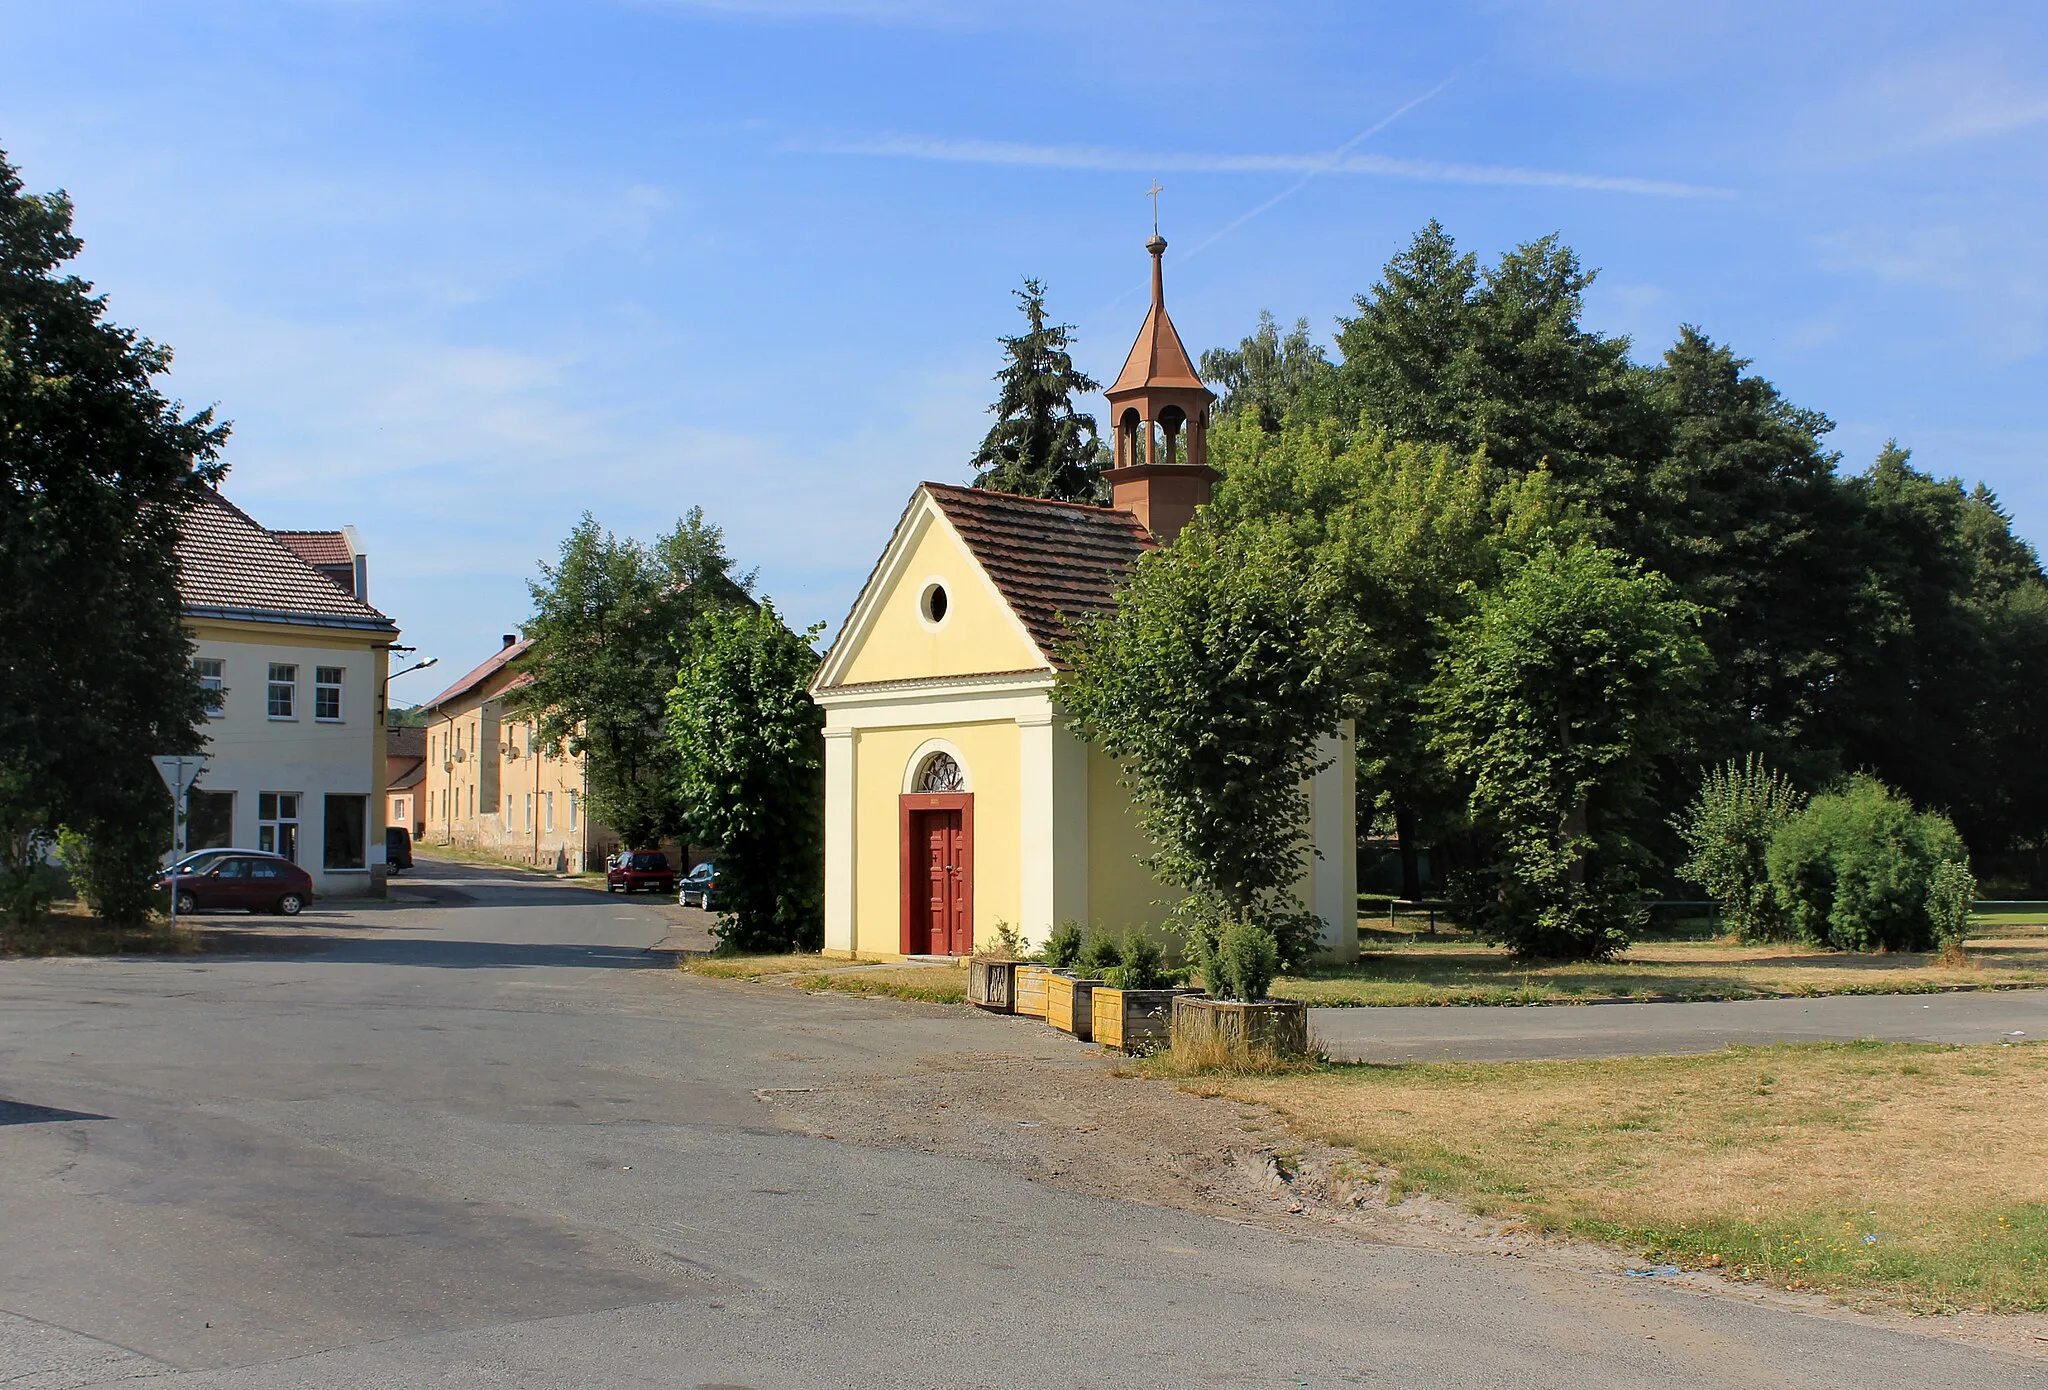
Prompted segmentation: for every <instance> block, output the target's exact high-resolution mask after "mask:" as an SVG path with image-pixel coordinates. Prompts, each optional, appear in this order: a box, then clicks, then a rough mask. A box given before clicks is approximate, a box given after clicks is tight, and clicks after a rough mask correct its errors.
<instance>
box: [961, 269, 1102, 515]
mask: <svg viewBox="0 0 2048 1390" xmlns="http://www.w3.org/2000/svg"><path fill="white" fill-rule="evenodd" d="M1012 293H1014V294H1015V295H1016V296H1017V306H1018V308H1019V309H1021V310H1022V311H1023V314H1024V320H1025V322H1026V323H1027V324H1028V325H1029V327H1027V328H1026V329H1025V331H1024V332H1022V333H1018V334H1016V335H1014V336H1011V337H1006V338H999V339H997V341H998V342H1000V343H1001V344H1002V345H1003V355H1004V359H1005V360H1004V362H1003V367H1002V370H1001V371H999V372H997V373H996V378H995V379H996V380H997V381H998V382H1000V383H1001V384H1002V390H1001V392H1000V393H999V394H998V395H997V397H996V402H995V404H994V405H992V406H990V407H989V411H990V413H992V414H993V415H995V417H996V423H995V424H994V425H992V426H991V427H990V428H989V432H988V434H987V435H986V436H985V437H984V438H983V439H982V441H981V447H980V448H979V449H977V450H975V452H974V459H973V467H974V469H975V474H974V485H975V486H976V487H981V488H989V489H991V490H993V491H996V492H1015V493H1021V494H1022V495H1024V496H1026V497H1051V498H1055V499H1057V500H1060V501H1063V502H1101V501H1105V500H1107V497H1108V493H1107V491H1106V488H1105V486H1104V484H1103V481H1102V472H1103V461H1102V452H1103V450H1102V444H1101V441H1100V440H1099V439H1098V438H1097V436H1096V433H1095V417H1094V416H1092V415H1086V414H1083V413H1081V412H1080V411H1078V410H1076V409H1075V407H1074V397H1075V396H1077V395H1086V394H1087V393H1088V392H1090V391H1096V390H1100V389H1101V388H1100V387H1099V386H1098V385H1097V384H1096V382H1095V381H1094V380H1093V379H1092V378H1090V377H1089V376H1088V375H1087V374H1086V373H1084V372H1082V371H1081V370H1079V369H1078V368H1076V367H1075V366H1074V355H1073V343H1072V340H1071V338H1070V337H1069V335H1070V334H1071V333H1072V332H1073V327H1074V326H1073V325H1072V324H1069V323H1048V322H1047V321H1046V311H1045V286H1044V285H1042V284H1040V283H1039V282H1038V281H1036V280H1026V281H1025V282H1024V288H1023V289H1021V290H1015V291H1012Z"/></svg>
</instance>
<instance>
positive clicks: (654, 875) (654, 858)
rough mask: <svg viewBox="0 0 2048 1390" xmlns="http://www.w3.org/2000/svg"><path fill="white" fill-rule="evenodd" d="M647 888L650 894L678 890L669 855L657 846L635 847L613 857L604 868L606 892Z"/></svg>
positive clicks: (634, 890)
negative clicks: (656, 847)
mask: <svg viewBox="0 0 2048 1390" xmlns="http://www.w3.org/2000/svg"><path fill="white" fill-rule="evenodd" d="M642 888H644V889H646V890H647V891H648V892H650V893H673V892H675V891H676V871H675V870H674V869H672V868H670V867H669V863H668V856H667V855H666V854H663V853H662V852H661V851H660V850H656V849H635V850H628V851H627V852H626V853H624V854H622V855H620V856H618V857H617V858H616V859H614V860H612V861H611V863H610V864H609V865H608V866H607V867H606V869H605V871H604V891H605V892H607V893H616V892H619V891H620V890H621V889H623V890H625V891H626V892H628V893H633V892H638V891H639V890H640V889H642Z"/></svg>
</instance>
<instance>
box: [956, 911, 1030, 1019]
mask: <svg viewBox="0 0 2048 1390" xmlns="http://www.w3.org/2000/svg"><path fill="white" fill-rule="evenodd" d="M1023 955H1024V940H1023V938H1022V937H1021V936H1020V935H1019V934H1018V932H1017V929H1016V928H1015V927H1013V926H1011V925H1010V924H1009V923H1008V922H1005V921H1002V920H1001V919H1000V918H999V919H997V921H996V929H995V932H994V934H993V939H992V940H991V941H990V942H989V944H988V947H987V949H986V950H981V951H976V952H975V953H974V955H973V956H971V957H970V958H969V959H968V962H967V1002H968V1003H970V1004H974V1005H977V1006H979V1007H981V1008H984V1009H988V1010H989V1011H991V1012H993V1013H999V1014H1007V1013H1014V1012H1016V1008H1017V966H1018V963H1019V962H1020V960H1021V959H1022V958H1023Z"/></svg>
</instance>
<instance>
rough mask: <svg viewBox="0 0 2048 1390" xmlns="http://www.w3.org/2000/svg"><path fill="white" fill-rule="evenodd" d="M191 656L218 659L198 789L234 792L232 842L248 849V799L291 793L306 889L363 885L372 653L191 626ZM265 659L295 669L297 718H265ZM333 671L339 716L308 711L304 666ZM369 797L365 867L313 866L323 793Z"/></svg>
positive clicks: (309, 680)
mask: <svg viewBox="0 0 2048 1390" xmlns="http://www.w3.org/2000/svg"><path fill="white" fill-rule="evenodd" d="M194 628H195V631H194V636H195V638H196V649H195V651H194V653H193V654H194V655H195V656H196V657H200V658H208V657H211V658H216V659H219V660H221V661H224V662H225V663H226V671H225V677H226V686H227V700H226V705H225V707H224V710H223V713H222V714H221V716H220V717H218V718H214V719H209V720H208V721H207V722H206V725H205V729H204V733H205V734H206V737H207V748H206V753H207V757H208V760H209V761H208V763H207V768H206V773H205V775H204V776H203V777H202V778H201V779H200V781H199V789H200V790H202V791H209V792H233V793H234V795H235V814H234V843H235V845H236V846H237V847H238V848H241V849H257V848H260V847H261V846H260V845H259V843H258V840H257V811H258V805H259V802H258V797H259V795H260V794H261V793H263V792H290V793H295V794H297V796H298V798H299V846H298V855H297V860H298V864H299V867H301V868H303V869H305V870H306V871H307V872H308V873H310V874H311V875H312V876H313V891H314V892H315V893H316V894H319V895H321V896H324V897H355V896H361V895H364V894H367V893H369V892H370V891H371V869H370V868H369V867H368V866H369V865H374V864H380V863H382V862H383V857H384V807H383V806H382V805H381V804H379V803H380V802H381V800H382V798H381V797H378V796H376V795H374V793H375V792H376V782H377V780H378V779H377V778H376V770H377V769H376V764H377V761H378V752H377V737H376V735H377V719H378V713H377V710H378V698H377V696H378V693H379V692H378V690H377V658H376V653H375V652H373V651H371V650H370V649H369V648H368V647H367V646H334V647H329V646H316V645H311V644H307V645H300V644H298V643H296V642H294V641H293V640H291V639H292V634H288V633H283V634H280V640H276V641H270V640H259V639H254V638H243V637H238V636H229V635H225V634H224V633H222V632H220V631H218V630H209V629H208V627H207V625H205V624H194ZM272 662H284V663H288V664H291V665H295V666H297V667H298V668H299V669H298V692H297V701H296V706H297V717H296V718H294V719H290V720H283V719H272V718H270V716H269V672H270V664H271V663H272ZM318 666H339V667H341V668H342V671H343V676H342V708H341V713H342V717H341V721H340V722H339V723H329V722H326V721H322V720H318V719H316V718H315V717H314V697H313V686H314V668H315V667H318ZM330 794H333V795H353V796H361V797H366V798H369V806H368V811H367V814H366V823H365V849H366V855H365V867H364V868H361V869H355V870H329V869H327V868H326V867H325V864H324V862H323V854H322V849H323V846H324V845H325V843H326V828H327V827H326V819H325V817H326V810H327V807H326V798H327V797H328V796H329V795H330Z"/></svg>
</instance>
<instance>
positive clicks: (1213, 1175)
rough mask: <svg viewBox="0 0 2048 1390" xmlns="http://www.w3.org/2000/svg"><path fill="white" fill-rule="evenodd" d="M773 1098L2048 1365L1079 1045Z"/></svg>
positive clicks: (824, 1122) (1159, 1201) (1130, 1188)
mask: <svg viewBox="0 0 2048 1390" xmlns="http://www.w3.org/2000/svg"><path fill="white" fill-rule="evenodd" d="M760 1099H761V1101H762V1103H763V1104H764V1105H766V1106H767V1107H768V1108H769V1109H770V1110H771V1111H773V1113H774V1114H775V1115H776V1117H777V1119H778V1120H779V1122H781V1123H782V1124H784V1125H786V1126H788V1127H789V1128H791V1129H794V1130H797V1131H799V1132H802V1133H807V1134H812V1135H815V1136H817V1137H820V1138H824V1139H829V1140H834V1141H837V1142H840V1143H847V1144H859V1145H864V1146H869V1147H875V1148H890V1149H913V1150H917V1151H920V1152H924V1153H937V1154H945V1155H947V1156H949V1157H955V1158H962V1159H968V1160H971V1161H974V1162H980V1163H987V1164H991V1165H993V1166H996V1167H999V1168H1003V1169H1006V1170H1008V1171H1011V1172H1014V1173H1017V1174H1019V1175H1020V1176H1023V1177H1025V1178H1027V1179H1029V1180H1031V1181H1034V1182H1042V1183H1046V1184H1049V1185H1052V1186H1056V1187H1060V1188H1064V1189H1067V1190H1070V1191H1076V1192H1084V1193H1087V1194H1089V1195H1092V1196H1098V1197H1106V1198H1112V1199H1116V1200H1123V1201H1136V1202H1142V1203H1146V1204H1148V1205H1153V1206H1162V1207H1170V1208H1174V1209H1177V1210H1181V1211H1188V1212H1193V1213H1195V1214H1198V1215H1202V1216H1208V1217H1212V1218H1216V1219H1220V1220H1226V1221H1233V1222H1238V1223H1242V1224H1249V1225H1255V1226H1258V1227H1261V1228H1264V1229H1270V1230H1276V1231H1282V1232H1286V1233H1290V1234H1319V1235H1326V1236H1334V1237H1340V1238H1349V1239H1357V1240H1363V1241H1371V1242H1378V1243H1386V1244H1398V1245H1404V1246H1410V1247H1419V1248H1424V1249H1431V1250H1436V1251H1440V1252H1443V1253H1446V1254H1452V1255H1463V1256H1486V1257H1497V1258H1509V1259H1525V1260H1531V1261H1533V1262H1536V1263H1540V1264H1544V1265H1548V1266H1551V1267H1554V1268H1558V1269H1561V1270H1572V1271H1575V1272H1578V1273H1582V1274H1593V1275H1606V1276H1609V1277H1614V1278H1645V1279H1651V1278H1654V1279H1657V1280H1659V1281H1660V1282H1665V1283H1673V1284H1679V1285H1681V1286H1684V1287H1688V1288H1692V1289H1694V1290H1696V1291H1699V1292H1703V1293H1713V1294H1716V1295H1718V1296H1724V1297H1739V1298H1745V1299H1748V1300H1750V1301H1752V1302H1759V1303H1768V1304H1773V1305H1781V1306H1785V1307H1789V1308H1793V1309H1797V1310H1800V1311H1805V1312H1811V1313H1818V1314H1822V1315H1828V1316H1837V1317H1861V1318H1867V1319H1871V1320H1875V1321H1879V1322H1883V1323H1887V1324H1889V1325H1893V1326H1896V1327H1898V1328H1901V1329H1904V1330H1912V1331H1919V1332H1923V1333H1935V1334H1937V1335H1942V1336H1946V1337H1951V1338H1956V1339H1960V1340H1965V1341H1969V1342H1973V1343H1976V1344H1979V1345H1986V1346H1993V1347H1997V1348H1999V1349H2002V1350H2005V1351H2008V1352H2016V1353H2019V1354H2022V1355H2027V1356H2037V1357H2048V1317H2040V1316H2032V1315H2029V1316H2005V1317H1998V1316H1960V1317H1947V1318H1925V1317H1922V1318H1913V1317H1908V1316H1907V1315H1905V1314H1902V1313H1898V1312H1893V1311H1887V1310H1877V1311H1863V1312H1856V1311H1851V1310H1849V1309H1846V1308H1843V1307H1840V1306H1839V1305H1835V1304H1831V1303H1829V1302H1828V1301H1827V1300H1825V1299H1823V1298H1820V1297H1818V1296H1815V1295H1812V1294H1800V1293H1794V1292H1788V1291H1785V1290H1779V1289H1771V1288H1766V1287H1760V1286H1757V1285H1753V1284H1743V1283H1737V1282H1734V1281H1731V1280H1728V1279H1726V1278H1723V1277H1721V1276H1720V1275H1717V1274H1715V1273H1713V1272H1711V1271H1706V1270H1689V1271H1681V1272H1676V1273H1666V1272H1649V1273H1646V1272H1645V1264H1646V1262H1645V1261H1643V1260H1640V1259H1631V1258H1630V1257H1629V1255H1628V1254H1627V1253H1626V1252H1625V1251H1622V1250H1620V1249H1617V1248H1615V1247H1613V1246H1607V1245H1599V1244H1593V1243H1590V1242H1585V1241H1576V1240H1570V1239H1563V1238H1553V1237H1546V1236H1543V1235H1540V1234H1537V1233H1535V1232H1533V1231H1532V1230H1530V1229H1529V1228H1527V1227H1526V1226H1524V1225H1522V1224H1520V1223H1518V1222H1516V1221H1514V1220H1495V1219H1488V1218H1485V1217H1480V1216H1475V1215H1473V1214H1471V1213H1470V1212H1468V1211H1466V1210H1464V1209H1462V1208H1460V1207H1458V1206H1456V1205H1454V1204H1452V1203H1450V1202H1447V1201H1443V1200H1440V1199H1437V1198H1434V1197H1430V1196H1427V1195H1419V1194H1414V1193H1404V1192H1403V1190H1402V1185H1401V1184H1400V1183H1399V1182H1398V1180H1397V1175H1396V1174H1395V1173H1394V1172H1393V1171H1392V1170H1391V1169H1387V1168H1379V1167H1374V1166H1372V1165H1369V1164H1366V1163H1363V1162H1361V1161H1360V1159H1359V1157H1358V1155H1357V1153H1356V1152H1355V1151H1354V1150H1351V1149H1347V1148H1339V1147H1335V1146H1332V1145H1327V1144H1321V1143H1317V1142H1315V1141H1313V1140H1311V1139H1308V1138H1305V1137H1304V1136H1303V1134H1302V1133H1300V1132H1299V1131H1297V1130H1295V1129H1293V1128H1291V1127H1290V1126H1289V1125H1288V1124H1287V1123H1286V1122H1285V1121H1284V1120H1282V1119H1281V1118H1280V1117H1279V1116H1277V1115H1276V1114H1275V1113H1274V1112H1273V1111H1271V1110H1269V1109H1268V1108H1266V1107H1265V1106H1264V1105H1262V1104H1258V1103H1254V1102H1247V1101H1243V1100H1234V1099H1230V1098H1226V1097H1221V1096H1213V1095H1212V1096H1197V1095H1191V1094H1188V1093H1186V1092H1183V1091H1181V1090H1179V1089H1177V1088H1176V1087H1174V1086H1173V1085H1170V1084H1167V1083H1165V1082H1161V1081H1154V1080H1149V1079H1146V1078H1144V1077H1140V1076H1138V1075H1135V1074H1133V1073H1132V1071H1131V1069H1130V1068H1129V1067H1128V1065H1126V1064H1123V1063H1121V1062H1120V1061H1118V1060H1115V1059H1111V1058H1106V1057H1104V1056H1102V1055H1101V1054H1099V1053H1094V1052H1091V1051H1084V1050H1083V1049H1082V1048H1081V1046H1080V1045H1078V1044H1077V1045H1076V1046H1075V1049H1074V1056H1073V1058H1072V1059H1071V1060H1068V1059H1047V1058H1044V1057H1034V1056H1026V1055H1022V1054H1012V1053H985V1054H980V1055H945V1056H934V1057H925V1058H919V1059H916V1060H914V1061H911V1062H908V1063H907V1064H906V1065H905V1066H903V1067H901V1068H898V1069H895V1070H893V1071H889V1072H881V1073H875V1074H871V1075H867V1076H863V1077H858V1078H854V1079H851V1080H849V1081H846V1082H844V1083H841V1084H839V1085H835V1086H829V1087H814V1088H810V1089H805V1090H788V1091H784V1090H777V1091H764V1092H761V1093H760Z"/></svg>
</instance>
